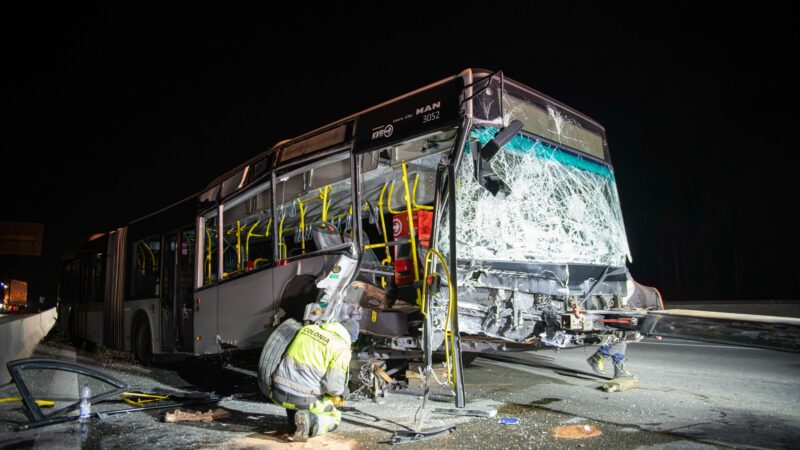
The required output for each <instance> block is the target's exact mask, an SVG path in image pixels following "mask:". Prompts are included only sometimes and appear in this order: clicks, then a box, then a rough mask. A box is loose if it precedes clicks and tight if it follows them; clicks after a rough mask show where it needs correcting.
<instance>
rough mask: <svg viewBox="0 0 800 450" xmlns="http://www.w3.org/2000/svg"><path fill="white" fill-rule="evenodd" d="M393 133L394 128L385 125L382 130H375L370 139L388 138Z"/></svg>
mask: <svg viewBox="0 0 800 450" xmlns="http://www.w3.org/2000/svg"><path fill="white" fill-rule="evenodd" d="M392 133H394V126H393V125H391V124H390V125H386V126H385V127H383V128H380V129H378V130H375V131H373V132H372V139H373V140H375V139H379V138H388V137H389V136H391V135H392Z"/></svg>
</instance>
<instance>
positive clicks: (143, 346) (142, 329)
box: [133, 318, 153, 367]
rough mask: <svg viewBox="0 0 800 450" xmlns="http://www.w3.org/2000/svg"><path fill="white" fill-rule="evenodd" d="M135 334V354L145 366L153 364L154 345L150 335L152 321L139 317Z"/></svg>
mask: <svg viewBox="0 0 800 450" xmlns="http://www.w3.org/2000/svg"><path fill="white" fill-rule="evenodd" d="M134 330H135V332H134V334H133V336H134V337H133V356H134V358H136V360H137V361H139V363H141V364H142V365H143V366H146V367H150V366H152V365H153V346H152V339H151V337H150V336H151V335H150V323H149V322H148V321H147V319H144V318H142V319H139V320H138V321H137V322H136V328H135V329H134Z"/></svg>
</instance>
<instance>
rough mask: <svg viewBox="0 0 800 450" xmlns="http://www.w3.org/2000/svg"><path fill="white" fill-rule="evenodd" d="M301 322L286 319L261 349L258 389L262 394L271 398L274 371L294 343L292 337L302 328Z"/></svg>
mask: <svg viewBox="0 0 800 450" xmlns="http://www.w3.org/2000/svg"><path fill="white" fill-rule="evenodd" d="M300 327H301V325H300V322H298V321H296V320H294V319H286V320H285V321H284V322H283V323H281V324H280V325H278V327H277V328H275V331H273V332H272V334H271V335H269V339H267V342H266V343H264V348H263V349H262V350H261V357H260V358H259V359H258V389H259V390H260V391H261V393H262V394H264V395H265V396H267V397H268V398H269V392H270V389H271V388H272V373H273V372H275V369H277V368H278V364H280V363H281V358H283V354H284V353H285V352H286V349H287V348H288V347H289V344H291V343H292V339H294V336H295V335H296V334H297V332H298V331H299V330H300Z"/></svg>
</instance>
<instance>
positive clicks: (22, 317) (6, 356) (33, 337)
mask: <svg viewBox="0 0 800 450" xmlns="http://www.w3.org/2000/svg"><path fill="white" fill-rule="evenodd" d="M56 317H57V314H56V308H50V309H48V310H45V311H42V312H40V313H35V314H8V315H0V384H5V383H8V382H9V381H11V375H10V374H9V373H8V368H7V367H6V364H7V363H8V362H9V361H13V360H15V359H21V358H27V357H29V356H31V354H33V351H34V350H36V346H37V345H39V342H40V341H41V340H42V338H43V337H45V336H47V333H49V332H50V330H51V329H52V328H53V325H55V323H56Z"/></svg>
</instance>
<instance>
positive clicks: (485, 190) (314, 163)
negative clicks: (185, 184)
mask: <svg viewBox="0 0 800 450" xmlns="http://www.w3.org/2000/svg"><path fill="white" fill-rule="evenodd" d="M629 254H630V252H629V249H628V243H627V238H626V235H625V227H624V224H623V220H622V214H621V210H620V202H619V198H618V194H617V187H616V178H615V175H614V170H613V168H612V164H611V159H610V155H609V149H608V144H607V142H606V135H605V132H604V130H603V127H602V126H600V124H598V123H597V122H595V121H594V120H592V119H590V118H589V117H587V116H585V115H583V114H581V113H579V112H578V111H575V110H573V109H572V108H570V107H568V106H566V105H563V104H561V103H560V102H558V101H556V100H554V99H552V98H549V97H547V96H545V95H543V94H541V93H539V92H537V91H535V90H534V89H531V88H529V87H527V86H525V85H523V84H521V83H518V82H515V81H512V80H510V79H508V78H505V77H504V76H503V73H502V72H499V71H498V72H490V71H486V70H481V69H467V70H464V71H462V72H461V73H459V74H458V75H455V76H452V77H449V78H446V79H444V80H441V81H439V82H437V83H434V84H431V85H428V86H425V87H423V88H421V89H418V90H416V91H413V92H410V93H408V94H406V95H403V96H401V97H398V98H395V99H393V100H389V101H387V102H385V103H382V104H379V105H377V106H375V107H372V108H370V109H367V110H365V111H361V112H359V113H357V114H354V115H351V116H349V117H346V118H344V119H341V120H338V121H336V122H333V123H331V124H329V125H327V126H324V127H321V128H318V129H316V130H314V131H311V132H308V133H306V134H304V135H302V136H299V137H297V138H294V139H290V140H286V141H283V142H280V143H278V144H277V145H275V146H274V147H272V148H270V149H269V150H267V151H265V152H263V153H262V154H259V155H256V156H255V157H253V158H252V159H250V160H249V161H247V162H245V163H243V164H241V165H240V166H238V167H236V168H235V169H233V170H231V171H230V172H228V173H226V174H224V175H223V176H221V177H220V178H218V179H216V180H214V181H213V182H212V183H210V184H209V185H208V187H207V188H206V189H205V190H203V191H202V192H200V193H198V194H197V195H195V196H192V197H191V198H188V199H186V200H183V201H181V202H179V203H177V204H174V205H172V206H170V207H168V208H165V209H162V210H160V211H157V212H155V213H153V214H151V215H149V216H147V217H143V218H141V219H138V220H136V221H133V222H131V223H130V224H128V225H127V226H124V227H120V228H118V229H115V230H113V231H110V232H108V233H105V234H103V235H98V236H94V237H93V239H91V240H90V241H89V242H88V244H87V245H86V246H85V247H84V249H83V250H82V251H81V252H79V253H78V254H75V255H72V256H71V257H70V258H66V259H65V261H64V272H63V281H62V302H63V303H64V304H65V305H66V306H68V307H69V311H64V312H62V317H63V318H64V320H67V321H68V326H69V331H70V333H71V334H72V335H73V336H74V337H75V339H76V340H87V341H90V342H95V343H103V344H104V345H106V346H109V347H111V348H116V349H123V350H127V351H131V352H133V353H134V355H135V357H136V358H137V359H138V360H139V361H141V362H143V363H145V364H148V363H150V362H151V361H152V358H153V355H157V354H167V353H178V354H186V355H210V354H218V353H222V352H227V351H230V350H246V349H258V348H261V347H263V346H264V345H265V342H267V339H268V337H269V336H270V335H271V333H273V332H274V331H275V330H276V328H277V327H279V326H280V325H281V324H282V323H284V322H286V321H288V320H289V319H294V320H296V321H302V320H304V319H305V320H318V319H320V318H322V319H323V320H332V319H341V318H343V317H351V318H357V319H359V320H360V322H361V333H362V338H361V339H360V340H359V345H360V347H359V348H361V349H368V351H370V352H373V353H372V355H373V356H374V357H375V358H376V359H380V358H384V359H385V358H402V357H404V355H405V357H408V356H409V355H417V356H419V355H420V354H421V353H422V352H423V351H425V349H426V348H428V349H441V348H442V346H444V347H445V348H447V347H448V345H449V344H448V342H449V341H451V340H452V341H453V342H455V341H456V340H458V341H459V342H457V344H458V347H460V349H461V350H462V351H463V352H464V354H465V355H466V354H467V352H480V351H483V350H505V349H511V348H527V349H535V348H539V347H542V346H556V347H568V346H575V345H586V344H594V343H601V342H607V341H608V340H610V339H619V338H625V336H628V335H630V334H631V333H634V334H635V332H636V331H637V316H636V312H637V311H638V312H641V311H643V310H646V309H660V308H663V304H662V301H661V298H660V296H659V295H658V294H657V291H655V290H654V289H652V288H645V287H642V286H640V285H638V284H636V283H635V282H634V281H633V279H632V277H631V276H630V274H629V273H628V270H627V269H626V261H627V260H628V259H629V258H630V256H629ZM423 328H425V329H427V330H429V331H428V332H427V333H425V334H424V336H423V332H422V330H423ZM620 330H623V331H620ZM452 348H453V347H450V349H452ZM459 364H460V362H459Z"/></svg>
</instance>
